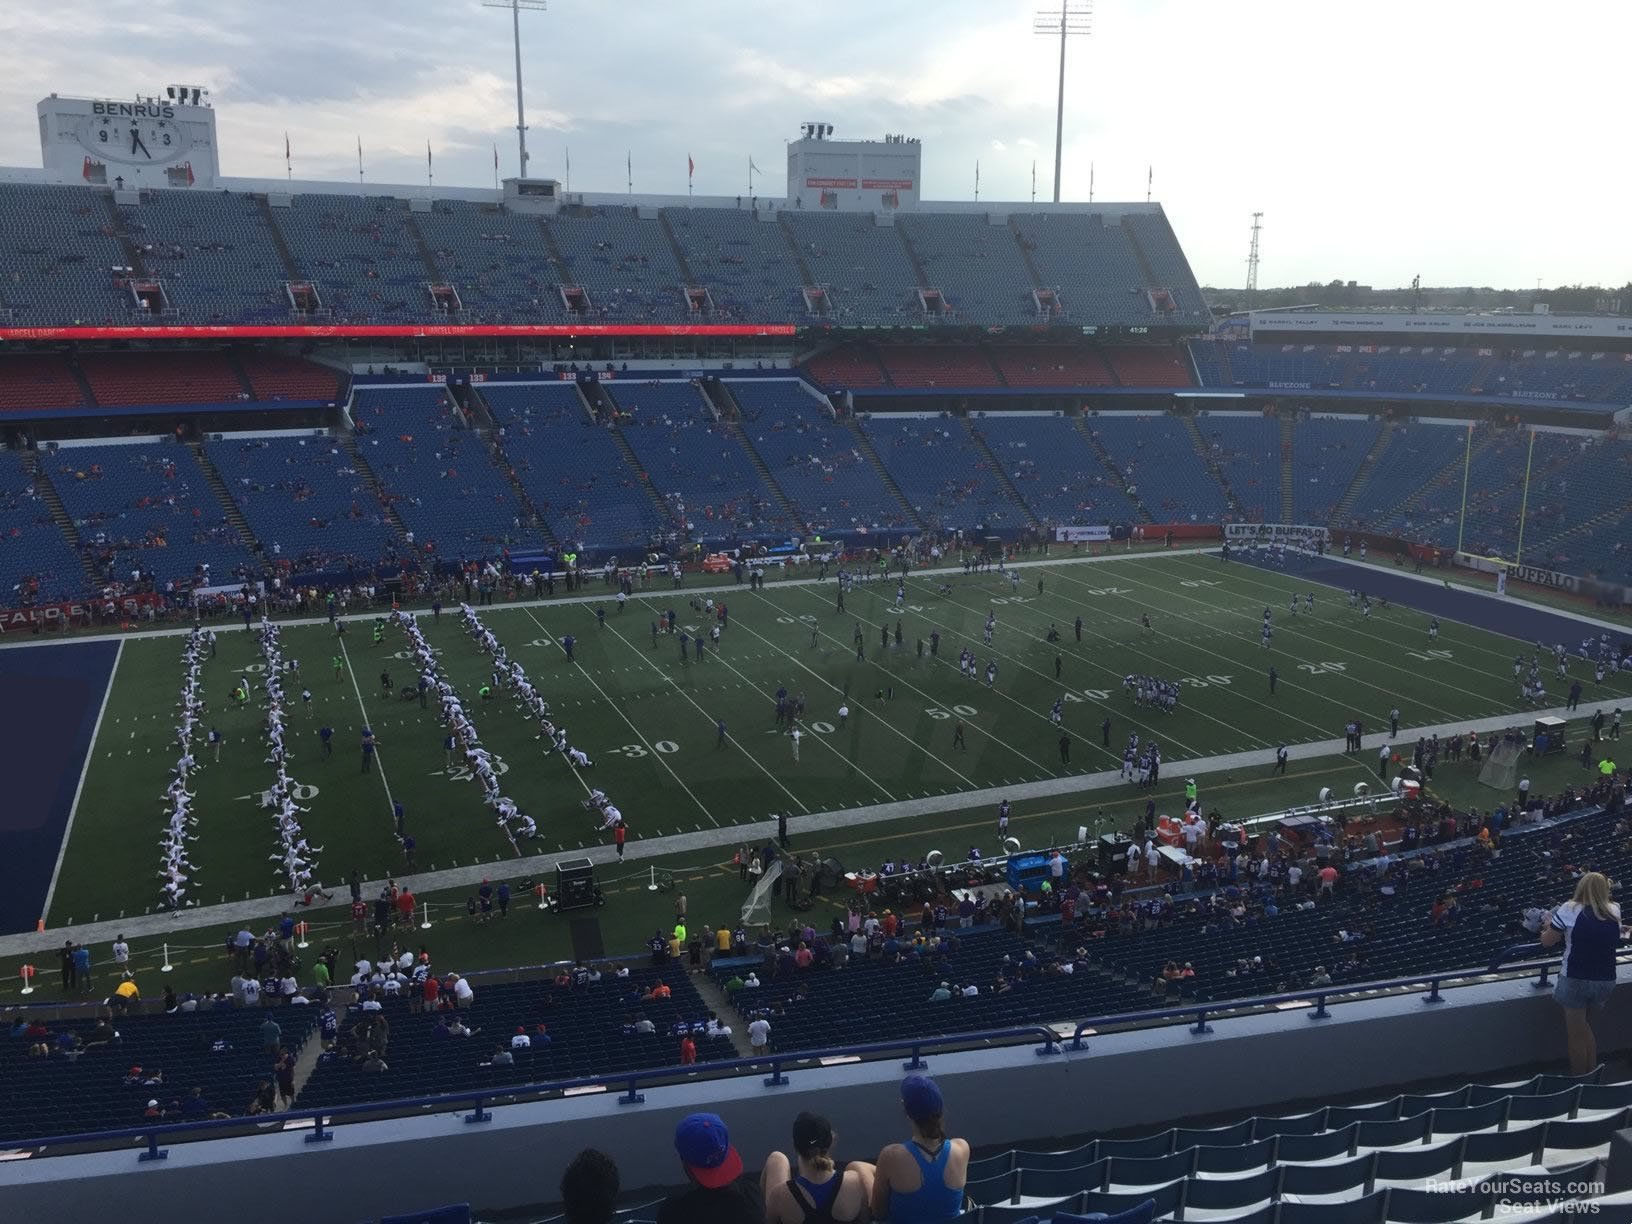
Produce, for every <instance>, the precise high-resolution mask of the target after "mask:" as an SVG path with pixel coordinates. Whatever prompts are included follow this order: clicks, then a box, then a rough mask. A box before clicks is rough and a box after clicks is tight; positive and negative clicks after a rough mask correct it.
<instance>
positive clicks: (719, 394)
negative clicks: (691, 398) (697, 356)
mask: <svg viewBox="0 0 1632 1224" xmlns="http://www.w3.org/2000/svg"><path fill="white" fill-rule="evenodd" d="M697 389H698V390H699V391H701V392H702V393H703V398H704V399H705V400H707V401H708V406H709V408H711V409H712V410H713V412H714V419H715V420H716V421H740V420H741V419H742V409H741V408H740V407H739V406H738V404H737V401H736V397H735V396H733V395H732V394H731V391H730V389H729V388H727V387H726V385H725V383H724V382H722V381H721V380H720V379H718V378H705V379H703V380H702V381H701V382H700V383H698V384H697Z"/></svg>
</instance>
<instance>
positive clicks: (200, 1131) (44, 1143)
mask: <svg viewBox="0 0 1632 1224" xmlns="http://www.w3.org/2000/svg"><path fill="white" fill-rule="evenodd" d="M1022 1038H1038V1039H1040V1040H1041V1041H1042V1042H1043V1046H1042V1048H1040V1049H1039V1050H1038V1051H1037V1053H1038V1055H1039V1056H1044V1055H1053V1054H1059V1053H1062V1052H1063V1045H1062V1039H1061V1037H1060V1035H1059V1034H1058V1033H1057V1032H1055V1030H1054V1029H1052V1028H1047V1027H1045V1026H1043V1025H1025V1026H1022V1027H1018V1028H1006V1029H988V1030H982V1031H979V1032H971V1033H955V1034H948V1035H946V1036H940V1037H914V1038H904V1039H902V1040H900V1041H874V1042H868V1043H866V1044H864V1045H848V1046H834V1047H832V1048H829V1049H820V1050H790V1051H788V1052H787V1053H783V1054H767V1055H765V1056H763V1057H760V1058H730V1059H722V1060H721V1061H719V1062H710V1063H690V1064H687V1065H685V1066H671V1067H659V1068H650V1069H647V1070H642V1071H632V1072H628V1073H622V1074H617V1075H592V1076H584V1077H580V1078H577V1079H570V1080H550V1081H546V1082H543V1083H526V1084H506V1085H499V1086H495V1087H493V1088H492V1089H490V1090H486V1091H480V1090H478V1091H468V1092H448V1093H439V1094H437V1095H435V1096H424V1097H408V1098H399V1099H396V1100H387V1101H369V1102H362V1103H359V1104H355V1105H336V1106H334V1107H332V1108H326V1109H306V1110H302V1109H292V1110H288V1111H286V1112H283V1113H277V1114H256V1115H245V1116H244V1117H235V1118H208V1119H204V1120H201V1121H197V1122H159V1123H154V1124H151V1125H144V1126H131V1127H124V1128H121V1129H119V1130H107V1131H87V1132H85V1133H83V1134H77V1135H52V1136H47V1137H44V1138H39V1139H23V1140H17V1141H11V1140H4V1141H0V1151H22V1150H28V1149H33V1150H40V1149H45V1148H51V1147H69V1146H74V1145H82V1144H89V1143H98V1144H105V1143H108V1142H110V1141H113V1140H120V1139H140V1140H143V1141H144V1142H145V1143H146V1144H147V1149H146V1150H145V1151H144V1152H142V1153H141V1156H140V1159H142V1160H163V1159H164V1158H165V1155H166V1153H165V1152H164V1151H163V1150H162V1149H161V1148H160V1147H159V1146H158V1144H159V1138H160V1136H171V1137H174V1136H178V1135H199V1136H206V1135H208V1134H210V1133H214V1132H221V1131H238V1130H244V1129H260V1130H265V1131H267V1132H269V1133H270V1132H271V1131H272V1130H274V1129H276V1130H280V1131H281V1130H290V1129H292V1128H293V1127H292V1125H291V1124H298V1123H300V1122H305V1121H309V1122H311V1123H312V1125H313V1133H312V1134H310V1135H308V1136H307V1137H306V1141H307V1142H308V1143H321V1142H325V1141H327V1140H329V1139H332V1138H334V1136H333V1134H332V1133H331V1132H330V1131H329V1130H328V1129H327V1127H328V1125H329V1124H332V1123H333V1121H334V1120H335V1119H337V1118H344V1117H354V1116H357V1115H374V1114H400V1113H405V1112H407V1111H409V1110H423V1109H433V1110H436V1111H437V1112H452V1111H454V1110H456V1109H459V1108H462V1107H463V1106H466V1105H469V1106H471V1107H472V1112H471V1113H470V1114H469V1115H467V1116H466V1118H465V1121H466V1122H486V1121H488V1120H489V1119H490V1118H491V1117H492V1116H493V1115H492V1114H491V1113H489V1112H488V1111H487V1110H485V1109H483V1108H482V1103H483V1102H484V1101H486V1102H489V1103H491V1102H492V1101H494V1100H497V1099H500V1098H507V1097H515V1096H542V1095H545V1094H549V1093H567V1092H572V1091H575V1090H578V1089H583V1088H605V1089H613V1088H616V1087H618V1086H620V1085H623V1086H625V1087H626V1091H625V1092H624V1093H623V1095H621V1096H620V1097H618V1103H619V1104H620V1105H639V1104H641V1103H643V1102H644V1101H645V1099H646V1097H645V1095H644V1094H643V1093H641V1092H640V1091H639V1089H640V1087H641V1086H642V1085H648V1084H652V1083H654V1082H657V1081H661V1080H669V1079H685V1078H690V1077H692V1076H695V1075H697V1074H698V1073H699V1072H704V1071H707V1072H730V1071H749V1070H753V1069H757V1068H761V1067H765V1066H769V1067H770V1069H771V1074H770V1076H769V1077H768V1078H766V1080H765V1081H764V1082H765V1086H766V1087H768V1088H769V1087H781V1086H783V1085H785V1084H787V1083H788V1077H787V1076H786V1075H784V1074H783V1072H782V1069H783V1067H784V1066H786V1065H787V1064H790V1063H800V1062H816V1061H821V1060H825V1059H840V1058H856V1059H859V1058H861V1057H862V1056H865V1055H869V1054H889V1053H895V1052H902V1051H906V1052H910V1054H911V1056H912V1057H911V1059H910V1060H909V1061H907V1062H905V1063H903V1064H902V1069H903V1070H905V1071H921V1070H923V1069H924V1067H926V1066H927V1065H928V1064H927V1063H925V1062H924V1059H923V1053H924V1051H925V1050H926V1049H936V1048H943V1049H944V1048H954V1049H955V1048H961V1047H964V1046H969V1045H978V1044H981V1043H986V1042H994V1043H1000V1044H1005V1045H1008V1044H1015V1043H1017V1042H1018V1041H1019V1040H1020V1039H1022ZM325 1119H327V1122H325ZM274 1124H275V1125H274Z"/></svg>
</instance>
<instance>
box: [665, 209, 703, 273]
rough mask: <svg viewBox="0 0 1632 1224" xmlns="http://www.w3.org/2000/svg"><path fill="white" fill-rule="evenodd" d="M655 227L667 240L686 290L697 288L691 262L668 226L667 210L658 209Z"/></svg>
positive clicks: (671, 227) (672, 229) (670, 226)
mask: <svg viewBox="0 0 1632 1224" xmlns="http://www.w3.org/2000/svg"><path fill="white" fill-rule="evenodd" d="M657 227H658V229H660V230H662V231H663V237H665V238H667V239H668V240H669V249H670V250H671V251H673V252H674V263H675V266H676V267H677V268H679V269H680V275H681V276H683V277H685V278H686V286H685V287H686V288H695V287H697V278H696V277H695V276H694V275H693V274H692V271H691V261H690V260H688V259H687V258H686V252H685V249H684V248H683V247H681V245H680V240H679V239H678V238H676V237H675V236H674V227H673V226H672V225H670V224H669V213H668V210H667V209H660V210H659V211H658V214H657Z"/></svg>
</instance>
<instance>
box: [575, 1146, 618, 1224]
mask: <svg viewBox="0 0 1632 1224" xmlns="http://www.w3.org/2000/svg"><path fill="white" fill-rule="evenodd" d="M618 1189H619V1181H618V1166H617V1165H616V1164H615V1163H614V1162H613V1160H612V1157H610V1156H608V1155H607V1154H606V1153H605V1152H601V1151H597V1150H596V1149H595V1148H585V1149H584V1150H583V1151H581V1152H579V1153H578V1155H576V1156H574V1157H573V1158H572V1163H571V1164H569V1165H568V1166H567V1171H566V1172H565V1173H563V1174H562V1175H561V1217H562V1219H563V1221H564V1222H565V1224H611V1220H612V1216H613V1213H614V1212H615V1211H616V1209H617V1202H618Z"/></svg>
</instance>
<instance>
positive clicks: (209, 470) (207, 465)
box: [187, 442, 261, 556]
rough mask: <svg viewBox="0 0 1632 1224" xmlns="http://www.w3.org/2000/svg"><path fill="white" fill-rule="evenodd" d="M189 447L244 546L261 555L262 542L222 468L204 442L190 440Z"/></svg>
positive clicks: (205, 480) (206, 481) (206, 482)
mask: <svg viewBox="0 0 1632 1224" xmlns="http://www.w3.org/2000/svg"><path fill="white" fill-rule="evenodd" d="M187 449H188V450H190V451H192V452H193V458H195V459H197V460H198V466H199V467H200V468H201V469H203V472H204V483H205V484H207V485H209V486H210V492H211V493H214V494H215V500H216V501H218V502H220V503H221V510H222V512H223V513H224V514H225V515H226V516H227V522H229V523H231V524H232V529H233V530H234V531H236V532H237V533H238V538H239V539H240V540H242V541H243V542H244V547H245V548H247V549H249V551H250V552H252V553H254V554H255V555H256V556H260V555H261V542H260V541H259V540H257V539H256V538H255V533H254V532H253V531H251V530H250V529H249V520H248V519H247V518H245V517H244V512H243V511H242V510H240V509H239V508H238V503H237V502H236V501H234V500H233V497H232V490H231V489H229V488H228V487H227V482H226V480H225V479H223V478H222V476H221V472H220V469H219V468H217V467H216V466H215V464H214V463H212V462H211V461H210V457H209V456H208V455H207V454H205V453H204V444H203V443H202V442H189V443H187Z"/></svg>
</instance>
